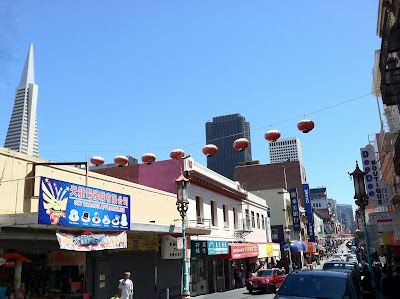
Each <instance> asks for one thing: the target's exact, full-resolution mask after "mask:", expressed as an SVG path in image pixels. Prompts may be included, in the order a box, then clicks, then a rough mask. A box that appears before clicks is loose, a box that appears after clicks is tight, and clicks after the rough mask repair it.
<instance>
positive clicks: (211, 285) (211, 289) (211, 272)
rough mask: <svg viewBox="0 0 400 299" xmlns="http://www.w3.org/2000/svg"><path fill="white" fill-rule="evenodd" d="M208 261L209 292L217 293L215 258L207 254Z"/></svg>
mask: <svg viewBox="0 0 400 299" xmlns="http://www.w3.org/2000/svg"><path fill="white" fill-rule="evenodd" d="M206 262H207V274H208V275H207V282H208V292H209V293H215V284H214V277H215V272H214V263H213V259H212V258H211V257H210V256H207V255H206Z"/></svg>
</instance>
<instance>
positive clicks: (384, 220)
mask: <svg viewBox="0 0 400 299" xmlns="http://www.w3.org/2000/svg"><path fill="white" fill-rule="evenodd" d="M393 214H394V213H393V212H375V213H369V215H368V217H369V221H368V222H369V225H370V227H371V229H372V231H376V232H392V231H393Z"/></svg>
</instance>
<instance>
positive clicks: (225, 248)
mask: <svg viewBox="0 0 400 299" xmlns="http://www.w3.org/2000/svg"><path fill="white" fill-rule="evenodd" d="M257 250H258V249H257ZM228 253H229V244H228V242H226V241H192V255H193V256H196V255H219V254H228Z"/></svg>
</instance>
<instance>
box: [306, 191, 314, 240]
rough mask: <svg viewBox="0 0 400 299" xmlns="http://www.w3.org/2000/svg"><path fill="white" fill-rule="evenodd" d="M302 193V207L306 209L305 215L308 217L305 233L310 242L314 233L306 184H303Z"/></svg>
mask: <svg viewBox="0 0 400 299" xmlns="http://www.w3.org/2000/svg"><path fill="white" fill-rule="evenodd" d="M303 195H304V209H305V210H306V216H307V218H308V225H307V234H308V239H309V241H310V242H315V235H314V216H313V211H312V207H311V197H310V188H309V186H308V184H303Z"/></svg>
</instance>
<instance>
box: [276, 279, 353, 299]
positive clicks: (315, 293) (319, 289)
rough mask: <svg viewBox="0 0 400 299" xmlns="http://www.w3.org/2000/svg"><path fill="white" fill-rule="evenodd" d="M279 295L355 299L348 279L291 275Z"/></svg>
mask: <svg viewBox="0 0 400 299" xmlns="http://www.w3.org/2000/svg"><path fill="white" fill-rule="evenodd" d="M278 295H283V296H284V295H286V296H299V297H307V298H324V299H339V298H354V296H353V294H352V292H351V286H350V284H349V283H347V279H346V278H338V277H329V276H320V275H318V276H317V275H315V276H314V275H304V276H303V275H289V276H288V277H287V278H286V279H285V281H284V283H283V284H282V286H281V288H280V289H279V292H278Z"/></svg>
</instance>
